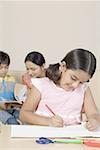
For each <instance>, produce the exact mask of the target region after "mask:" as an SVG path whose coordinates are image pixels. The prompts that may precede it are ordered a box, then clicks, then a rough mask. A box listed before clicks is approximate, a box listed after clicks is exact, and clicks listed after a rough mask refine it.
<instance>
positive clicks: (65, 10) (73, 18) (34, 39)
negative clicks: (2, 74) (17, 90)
mask: <svg viewBox="0 0 100 150" xmlns="http://www.w3.org/2000/svg"><path fill="white" fill-rule="evenodd" d="M99 40H100V2H99V1H75V0H74V1H51V2H50V1H47V2H46V1H0V50H3V51H6V52H8V53H9V55H10V56H11V66H10V68H11V69H14V70H16V69H17V70H24V69H25V66H24V63H23V62H24V58H25V56H26V54H27V53H28V52H30V51H32V50H37V51H40V52H42V53H43V54H44V56H45V57H46V60H47V64H49V63H55V62H59V61H60V60H61V58H63V57H64V56H65V54H66V53H67V51H69V50H71V49H73V48H77V47H82V48H86V49H89V50H91V51H92V52H93V53H94V54H95V55H96V57H97V60H98V68H99V69H100V51H99V45H100V44H99V43H100V42H99Z"/></svg>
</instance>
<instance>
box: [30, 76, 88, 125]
mask: <svg viewBox="0 0 100 150" xmlns="http://www.w3.org/2000/svg"><path fill="white" fill-rule="evenodd" d="M32 84H33V85H34V86H35V87H36V88H37V89H38V90H39V91H40V93H41V100H40V103H39V105H38V108H37V110H36V113H38V114H42V115H47V116H48V115H49V116H52V115H53V114H52V113H51V112H50V111H49V110H48V108H47V107H46V106H45V105H46V104H47V105H48V106H49V107H50V108H51V109H52V111H53V112H54V113H55V114H57V115H59V116H61V117H62V118H63V119H64V123H65V125H71V124H77V123H80V112H81V109H82V105H83V101H84V92H85V90H86V85H85V84H82V85H80V86H79V87H78V88H76V89H75V90H74V91H65V90H64V89H62V88H60V87H58V86H56V85H55V84H54V83H53V81H51V80H49V79H48V78H47V77H44V78H32Z"/></svg>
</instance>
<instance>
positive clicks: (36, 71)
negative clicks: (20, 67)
mask: <svg viewBox="0 0 100 150" xmlns="http://www.w3.org/2000/svg"><path fill="white" fill-rule="evenodd" d="M25 66H26V70H27V73H28V75H30V76H31V77H35V78H37V77H41V76H42V75H43V72H44V66H39V65H36V64H34V63H32V62H31V61H26V63H25Z"/></svg>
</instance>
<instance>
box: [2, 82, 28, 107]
mask: <svg viewBox="0 0 100 150" xmlns="http://www.w3.org/2000/svg"><path fill="white" fill-rule="evenodd" d="M14 97H15V99H14V100H7V99H5V98H3V97H0V103H12V104H22V103H23V102H24V101H25V100H26V97H27V87H26V85H23V84H20V83H16V85H15V89H14Z"/></svg>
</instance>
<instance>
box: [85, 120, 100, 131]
mask: <svg viewBox="0 0 100 150" xmlns="http://www.w3.org/2000/svg"><path fill="white" fill-rule="evenodd" d="M85 127H86V128H87V129H88V130H89V131H93V130H94V131H95V130H96V129H98V128H99V127H100V125H99V122H98V121H97V120H96V119H95V118H89V119H88V121H86V124H85Z"/></svg>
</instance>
